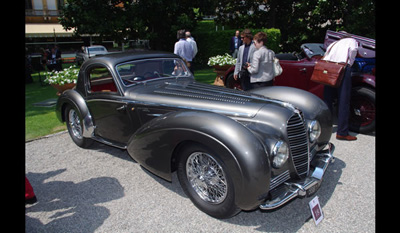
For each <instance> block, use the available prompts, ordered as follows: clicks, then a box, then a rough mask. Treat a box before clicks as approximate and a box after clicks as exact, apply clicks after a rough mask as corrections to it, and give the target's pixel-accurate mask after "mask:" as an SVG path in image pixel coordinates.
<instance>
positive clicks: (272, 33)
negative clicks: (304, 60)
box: [192, 21, 281, 64]
mask: <svg viewBox="0 0 400 233" xmlns="http://www.w3.org/2000/svg"><path fill="white" fill-rule="evenodd" d="M238 30H239V31H243V28H240V29H238ZM251 30H252V32H253V35H255V34H256V33H257V32H260V31H261V32H265V33H267V37H268V40H267V45H266V46H267V48H269V49H272V50H273V51H274V52H275V53H278V52H279V51H280V47H279V45H280V38H281V34H280V30H279V29H275V28H270V29H251ZM235 32H236V29H235V30H224V31H215V24H214V23H213V22H212V23H211V22H209V21H206V22H203V21H202V22H199V27H198V28H196V29H195V30H194V31H193V32H192V35H193V37H194V38H195V40H196V43H197V47H198V49H199V51H198V53H197V55H196V62H198V63H201V64H207V62H208V59H209V58H210V57H213V56H217V55H220V54H225V53H228V52H229V42H230V39H231V37H232V36H234V35H235Z"/></svg>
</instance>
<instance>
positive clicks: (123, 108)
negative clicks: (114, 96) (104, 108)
mask: <svg viewBox="0 0 400 233" xmlns="http://www.w3.org/2000/svg"><path fill="white" fill-rule="evenodd" d="M125 110H126V105H125V104H124V105H122V106H121V107H118V108H117V111H118V112H123V111H125Z"/></svg>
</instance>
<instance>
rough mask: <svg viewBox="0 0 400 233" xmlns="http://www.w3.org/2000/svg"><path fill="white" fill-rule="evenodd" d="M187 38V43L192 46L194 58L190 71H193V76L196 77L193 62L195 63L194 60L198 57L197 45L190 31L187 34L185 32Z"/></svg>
mask: <svg viewBox="0 0 400 233" xmlns="http://www.w3.org/2000/svg"><path fill="white" fill-rule="evenodd" d="M185 36H186V41H187V42H189V43H190V45H191V46H192V48H193V57H192V63H191V66H190V71H191V72H192V74H193V75H194V69H193V62H194V58H195V57H196V54H197V52H198V49H197V43H196V41H195V40H194V38H193V37H192V35H191V33H190V31H186V32H185Z"/></svg>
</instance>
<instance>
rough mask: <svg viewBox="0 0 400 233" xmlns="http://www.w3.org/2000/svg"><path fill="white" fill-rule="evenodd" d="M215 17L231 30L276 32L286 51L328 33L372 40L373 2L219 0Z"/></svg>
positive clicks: (373, 34) (316, 40)
mask: <svg viewBox="0 0 400 233" xmlns="http://www.w3.org/2000/svg"><path fill="white" fill-rule="evenodd" d="M216 15H217V20H216V21H217V22H218V23H219V24H223V25H230V26H231V27H234V28H262V27H266V28H271V27H274V28H279V29H280V30H281V34H282V35H281V39H282V44H283V47H284V50H286V51H294V50H297V49H298V48H299V46H300V44H302V43H304V42H322V40H323V38H324V35H325V33H326V30H328V29H330V30H334V31H336V30H345V31H348V32H350V33H353V34H359V35H362V36H367V37H371V38H375V1H374V0H247V1H243V0H219V1H218V5H217V9H216Z"/></svg>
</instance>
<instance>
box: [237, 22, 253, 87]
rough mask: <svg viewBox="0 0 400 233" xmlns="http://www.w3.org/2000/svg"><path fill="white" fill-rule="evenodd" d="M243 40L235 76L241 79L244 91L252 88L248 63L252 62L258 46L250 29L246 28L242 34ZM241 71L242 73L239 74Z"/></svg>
mask: <svg viewBox="0 0 400 233" xmlns="http://www.w3.org/2000/svg"><path fill="white" fill-rule="evenodd" d="M240 38H241V39H242V40H243V44H242V45H241V46H240V47H239V50H238V57H237V59H236V64H235V71H234V72H233V78H234V79H235V80H237V79H238V78H239V79H240V83H241V86H242V89H243V90H244V91H246V90H249V89H251V87H250V75H249V72H248V71H247V66H248V63H251V62H252V58H253V54H254V51H255V50H256V47H255V46H254V44H253V34H252V33H251V31H250V29H244V30H243V32H242V33H241V35H240ZM239 73H240V74H239Z"/></svg>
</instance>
